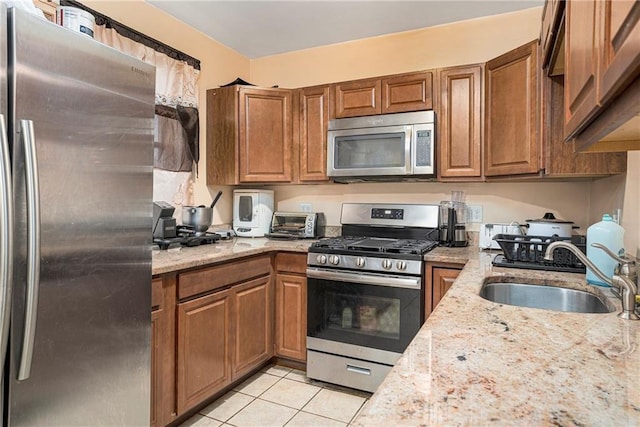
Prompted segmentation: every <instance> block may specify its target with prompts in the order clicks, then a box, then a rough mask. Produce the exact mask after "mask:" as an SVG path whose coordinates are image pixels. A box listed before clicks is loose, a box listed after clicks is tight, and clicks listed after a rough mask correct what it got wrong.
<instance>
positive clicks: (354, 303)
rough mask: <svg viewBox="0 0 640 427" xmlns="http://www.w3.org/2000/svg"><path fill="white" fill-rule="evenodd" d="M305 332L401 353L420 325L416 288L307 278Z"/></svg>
mask: <svg viewBox="0 0 640 427" xmlns="http://www.w3.org/2000/svg"><path fill="white" fill-rule="evenodd" d="M307 288H308V292H307V299H308V301H307V335H308V336H310V337H315V338H321V339H326V340H330V341H338V342H344V343H348V344H353V345H359V346H365V347H371V348H376V349H381V350H387V351H393V352H398V353H400V352H403V351H404V350H405V348H406V347H407V345H408V344H409V342H411V340H412V339H413V337H414V336H415V334H416V333H417V332H418V329H419V328H420V309H421V308H420V307H421V304H420V301H421V296H420V295H421V293H420V290H416V289H405V288H396V287H391V286H379V285H362V284H355V283H345V282H340V281H332V280H324V279H312V278H309V279H308V283H307Z"/></svg>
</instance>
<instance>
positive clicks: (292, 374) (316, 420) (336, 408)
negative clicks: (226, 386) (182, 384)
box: [181, 365, 371, 427]
mask: <svg viewBox="0 0 640 427" xmlns="http://www.w3.org/2000/svg"><path fill="white" fill-rule="evenodd" d="M369 397H371V394H370V393H365V392H362V391H358V390H352V389H348V388H344V387H340V386H336V385H332V384H327V383H323V382H320V381H315V380H311V379H309V378H307V376H306V375H305V373H304V372H302V371H298V370H295V369H290V368H285V367H283V366H277V365H271V366H268V367H266V368H264V369H263V370H262V371H260V372H258V373H257V374H255V375H253V376H252V377H250V378H249V379H247V380H246V381H245V382H243V383H241V384H239V385H238V386H236V387H235V388H234V389H233V390H232V391H230V392H228V393H227V394H225V395H224V396H222V397H221V398H219V399H218V400H216V401H215V402H213V403H212V404H210V405H209V406H207V407H206V408H204V409H202V410H201V411H199V412H198V414H196V415H194V416H193V417H191V418H190V419H188V420H187V421H185V422H184V423H183V424H182V425H181V426H182V427H190V426H214V427H218V426H237V427H243V426H251V427H258V426H287V427H289V426H301V427H312V426H336V427H339V426H342V427H344V426H347V425H349V423H350V422H351V421H352V420H353V419H354V418H355V416H356V415H357V414H358V412H359V411H360V410H361V409H362V406H363V405H364V404H365V402H366V401H367V400H368V399H369Z"/></svg>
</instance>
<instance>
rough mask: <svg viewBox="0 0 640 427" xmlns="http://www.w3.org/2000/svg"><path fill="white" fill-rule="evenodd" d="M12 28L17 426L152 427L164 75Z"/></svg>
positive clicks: (23, 20)
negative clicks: (156, 154) (158, 133)
mask: <svg viewBox="0 0 640 427" xmlns="http://www.w3.org/2000/svg"><path fill="white" fill-rule="evenodd" d="M9 23H10V25H9V31H10V39H11V41H10V43H11V44H10V46H11V47H10V51H11V52H12V55H11V58H10V62H11V66H10V70H12V74H11V75H10V76H9V79H10V80H11V84H10V86H9V87H10V93H9V105H10V110H11V115H12V125H11V129H10V134H11V136H12V140H13V141H12V143H13V150H14V156H13V170H14V193H15V205H16V206H15V212H16V213H15V219H16V221H15V222H16V227H15V234H16V238H15V242H16V244H15V253H16V254H15V263H14V278H15V280H14V283H16V284H20V286H16V287H14V296H13V309H12V322H11V325H12V326H11V328H12V329H11V339H10V350H9V352H10V357H11V360H10V364H11V368H10V376H9V396H8V399H9V402H8V406H9V408H8V410H9V413H8V424H9V425H10V426H22V425H65V426H73V425H92V426H94V425H119V426H120V425H138V426H142V425H148V424H149V417H150V415H149V413H150V390H149V389H150V341H151V336H150V325H151V296H150V289H151V219H152V179H153V178H152V173H153V169H152V159H153V114H154V105H153V103H154V82H155V70H154V68H153V67H151V66H148V65H146V64H143V63H141V62H139V61H137V60H135V59H133V58H131V57H129V56H126V55H124V54H121V53H119V52H117V51H115V50H113V49H111V48H108V47H106V46H104V45H101V44H100V43H98V42H96V41H94V40H93V39H91V38H90V37H88V36H86V35H83V34H80V33H76V32H73V31H71V30H69V29H66V28H63V27H60V26H57V25H55V24H51V23H49V22H46V21H43V20H40V19H38V18H36V17H32V16H30V15H27V14H25V13H23V12H22V11H16V10H14V9H9ZM30 149H32V151H33V152H32V153H31V154H30ZM30 157H33V158H34V159H35V160H34V161H33V162H31V161H30V160H29V158H30ZM32 163H33V164H32ZM30 178H33V179H32V182H31V183H30V181H29V179H30ZM38 194H39V197H38V196H37V195H38ZM34 199H35V200H34ZM38 229H39V232H38ZM30 257H32V258H33V259H32V260H30ZM29 283H31V284H32V286H30V285H29ZM25 284H27V286H25ZM29 306H31V307H32V308H33V311H32V312H33V315H31V312H30V309H29Z"/></svg>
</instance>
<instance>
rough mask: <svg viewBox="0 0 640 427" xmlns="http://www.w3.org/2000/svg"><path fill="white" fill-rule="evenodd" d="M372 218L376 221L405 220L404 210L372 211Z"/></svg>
mask: <svg viewBox="0 0 640 427" xmlns="http://www.w3.org/2000/svg"><path fill="white" fill-rule="evenodd" d="M371 218H374V219H404V209H384V208H373V209H371Z"/></svg>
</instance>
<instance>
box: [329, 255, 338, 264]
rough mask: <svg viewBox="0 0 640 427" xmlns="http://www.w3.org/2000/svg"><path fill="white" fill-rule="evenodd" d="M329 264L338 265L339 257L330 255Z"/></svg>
mask: <svg viewBox="0 0 640 427" xmlns="http://www.w3.org/2000/svg"><path fill="white" fill-rule="evenodd" d="M329 262H330V263H331V264H333V265H338V264H340V257H339V256H338V255H331V256H330V257H329Z"/></svg>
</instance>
